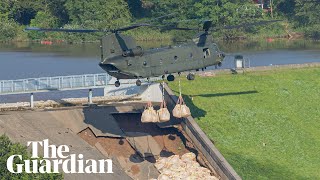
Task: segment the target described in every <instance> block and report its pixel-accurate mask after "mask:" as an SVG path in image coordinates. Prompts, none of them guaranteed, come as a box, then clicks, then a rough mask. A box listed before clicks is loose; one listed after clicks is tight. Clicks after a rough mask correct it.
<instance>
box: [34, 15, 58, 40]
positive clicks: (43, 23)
mask: <svg viewBox="0 0 320 180" xmlns="http://www.w3.org/2000/svg"><path fill="white" fill-rule="evenodd" d="M30 26H31V27H41V28H57V26H58V19H57V18H56V17H55V16H53V15H52V14H51V13H50V12H48V11H38V12H37V15H36V17H35V18H34V19H32V20H31V22H30ZM48 34H49V35H50V34H51V35H52V33H48ZM28 35H29V37H30V38H31V39H43V38H46V37H47V33H45V32H34V31H30V32H29V33H28Z"/></svg>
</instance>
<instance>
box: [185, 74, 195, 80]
mask: <svg viewBox="0 0 320 180" xmlns="http://www.w3.org/2000/svg"><path fill="white" fill-rule="evenodd" d="M195 78H196V76H195V75H194V74H191V73H189V74H188V75H187V79H188V80H189V81H192V80H194V79H195Z"/></svg>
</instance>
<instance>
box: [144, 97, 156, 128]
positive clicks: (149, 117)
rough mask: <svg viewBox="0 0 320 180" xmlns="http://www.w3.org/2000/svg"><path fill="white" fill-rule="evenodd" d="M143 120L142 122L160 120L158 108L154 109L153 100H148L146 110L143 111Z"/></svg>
mask: <svg viewBox="0 0 320 180" xmlns="http://www.w3.org/2000/svg"><path fill="white" fill-rule="evenodd" d="M141 122H142V123H151V122H153V123H156V122H159V116H158V114H157V112H156V110H154V109H153V106H152V104H151V102H148V104H147V106H146V108H145V110H144V111H143V113H142V116H141Z"/></svg>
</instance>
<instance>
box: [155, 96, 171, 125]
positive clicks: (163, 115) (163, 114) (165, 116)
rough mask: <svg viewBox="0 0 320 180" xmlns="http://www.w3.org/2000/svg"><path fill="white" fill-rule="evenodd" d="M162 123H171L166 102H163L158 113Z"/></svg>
mask: <svg viewBox="0 0 320 180" xmlns="http://www.w3.org/2000/svg"><path fill="white" fill-rule="evenodd" d="M157 113H158V116H159V121H160V122H167V121H170V112H169V110H168V108H167V105H166V102H165V101H164V100H163V101H162V103H161V106H160V109H159V110H158V111H157Z"/></svg>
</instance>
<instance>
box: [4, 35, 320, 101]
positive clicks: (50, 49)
mask: <svg viewBox="0 0 320 180" xmlns="http://www.w3.org/2000/svg"><path fill="white" fill-rule="evenodd" d="M140 44H141V45H142V47H144V48H149V47H150V46H153V47H160V46H162V45H166V44H161V43H151V44H150V43H140ZM218 45H219V47H220V50H222V51H224V52H226V53H227V56H226V58H225V61H224V63H223V66H222V67H220V68H233V67H234V55H237V54H241V55H243V56H244V58H245V59H247V60H249V61H250V66H268V65H277V64H295V63H308V62H320V42H319V41H318V42H316V41H308V40H274V41H273V40H269V41H259V42H247V41H244V42H228V43H225V42H220V43H218ZM99 46H100V45H99V44H98V43H87V44H59V43H53V44H52V45H42V44H40V43H2V44H0V80H14V79H25V78H36V77H47V76H60V75H77V74H89V73H104V71H103V70H102V69H101V68H100V67H99V66H98V63H99V61H100V52H99V51H100V48H99ZM209 69H214V67H211V68H209ZM86 95H87V92H86V91H68V92H50V94H49V93H37V95H36V96H35V99H36V100H46V99H60V98H65V97H79V96H86ZM94 95H102V90H95V91H94ZM28 100H29V97H28V95H8V96H0V103H3V102H16V101H28Z"/></svg>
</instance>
